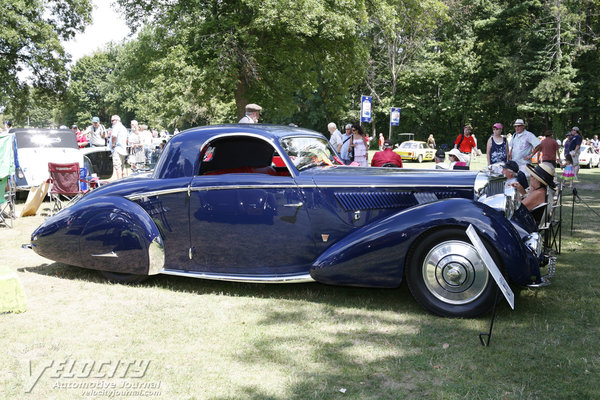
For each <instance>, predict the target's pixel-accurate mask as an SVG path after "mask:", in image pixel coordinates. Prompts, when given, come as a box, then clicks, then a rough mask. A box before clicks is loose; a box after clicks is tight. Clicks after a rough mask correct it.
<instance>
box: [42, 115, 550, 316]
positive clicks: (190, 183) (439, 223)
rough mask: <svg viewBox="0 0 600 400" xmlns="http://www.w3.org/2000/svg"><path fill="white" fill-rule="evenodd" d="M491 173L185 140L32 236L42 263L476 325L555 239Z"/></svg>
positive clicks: (321, 147) (533, 280)
mask: <svg viewBox="0 0 600 400" xmlns="http://www.w3.org/2000/svg"><path fill="white" fill-rule="evenodd" d="M518 205H519V203H518V200H516V199H515V198H514V197H513V196H512V195H511V194H510V193H505V191H504V178H503V177H498V176H493V175H490V174H487V173H485V172H474V171H441V170H405V169H397V168H360V167H350V166H344V165H341V163H340V162H339V160H338V159H337V156H336V154H335V152H334V150H333V149H332V148H331V147H330V145H329V143H328V142H327V140H326V138H325V137H323V136H322V135H321V134H318V133H316V132H313V131H309V130H305V129H301V128H295V127H287V126H272V125H226V126H207V127H202V128H194V129H190V130H187V131H185V132H182V133H180V134H179V135H177V136H175V137H173V139H172V140H171V141H170V142H169V143H168V145H167V146H166V147H165V149H164V152H163V154H162V156H161V157H160V160H159V162H158V164H157V166H156V169H155V170H154V172H153V173H151V174H147V175H138V176H135V177H130V178H128V179H125V180H122V181H118V182H115V183H112V184H109V185H106V186H103V187H101V188H99V189H96V190H94V191H92V192H90V193H88V194H87V195H85V196H84V197H83V198H81V200H79V201H78V202H76V203H75V204H74V205H72V206H71V207H69V208H66V209H64V210H63V211H61V212H59V213H58V214H56V215H55V216H53V217H51V218H49V219H47V220H46V221H45V222H44V223H43V224H42V225H41V226H40V227H38V228H37V229H36V230H35V232H33V234H32V236H31V246H32V247H33V249H34V250H35V251H36V252H37V253H38V254H40V255H42V256H44V257H46V258H49V259H51V260H55V261H59V262H62V263H66V264H70V265H75V266H80V267H84V268H91V269H96V270H99V271H100V272H101V273H102V274H103V275H104V276H105V277H107V278H108V279H110V280H112V281H119V282H136V281H140V280H142V279H143V278H145V277H147V276H149V275H155V274H170V275H180V276H188V277H194V278H205V279H218V280H228V281H242V282H310V281H317V282H321V283H325V284H332V285H352V286H369V287H381V288H394V287H398V286H399V285H400V284H401V282H402V280H403V279H404V278H406V281H407V283H408V287H409V288H410V291H411V293H412V294H413V296H414V297H415V299H416V300H417V301H418V302H419V303H420V304H421V305H422V306H424V307H425V308H426V309H428V310H429V311H431V312H433V313H435V314H438V315H442V316H451V317H473V316H477V315H480V314H482V313H485V312H488V311H489V310H490V309H491V307H492V306H493V304H494V301H495V296H496V289H495V285H496V283H495V282H494V280H493V279H492V277H491V275H490V273H489V272H488V270H487V268H486V267H485V265H484V262H483V261H482V257H481V256H480V254H479V253H478V252H477V250H476V249H475V247H474V246H473V245H472V244H471V242H470V240H469V238H468V237H467V235H466V233H465V231H466V228H467V227H468V226H469V225H472V226H473V227H474V228H475V230H476V232H477V234H478V236H479V237H480V239H481V240H482V241H483V243H484V245H485V246H486V248H487V249H488V251H489V253H490V254H491V256H492V258H493V260H494V261H495V263H496V264H497V266H498V267H499V268H500V270H501V271H502V273H503V274H504V275H505V277H506V278H507V279H508V280H509V281H510V282H513V283H515V284H518V285H523V286H528V285H532V286H534V285H539V284H540V283H541V279H542V278H541V274H540V268H541V267H543V266H544V258H545V257H544V255H543V254H542V250H541V248H542V243H541V238H540V235H539V234H538V233H536V232H535V231H536V227H535V224H534V223H533V222H532V219H531V217H530V216H529V215H528V213H527V212H522V211H521V212H519V211H518V210H522V208H520V209H518V210H517V207H518Z"/></svg>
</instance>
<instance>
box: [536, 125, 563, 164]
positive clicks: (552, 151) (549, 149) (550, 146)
mask: <svg viewBox="0 0 600 400" xmlns="http://www.w3.org/2000/svg"><path fill="white" fill-rule="evenodd" d="M544 136H545V138H544V140H542V143H541V146H542V147H541V148H540V150H541V151H542V159H541V162H540V164H541V163H546V164H548V165H549V166H550V167H552V169H554V168H555V167H556V156H557V154H558V157H560V154H559V151H560V146H559V145H558V142H557V141H556V140H554V139H553V138H552V131H546V132H544Z"/></svg>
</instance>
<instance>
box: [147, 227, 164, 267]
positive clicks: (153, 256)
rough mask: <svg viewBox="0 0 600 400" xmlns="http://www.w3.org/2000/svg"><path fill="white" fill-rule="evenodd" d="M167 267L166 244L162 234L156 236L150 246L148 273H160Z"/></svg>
mask: <svg viewBox="0 0 600 400" xmlns="http://www.w3.org/2000/svg"><path fill="white" fill-rule="evenodd" d="M164 267H165V246H164V244H163V240H162V238H161V237H160V236H157V237H155V238H154V239H153V240H152V242H151V243H150V246H148V275H156V274H159V273H160V271H162V269H163V268H164Z"/></svg>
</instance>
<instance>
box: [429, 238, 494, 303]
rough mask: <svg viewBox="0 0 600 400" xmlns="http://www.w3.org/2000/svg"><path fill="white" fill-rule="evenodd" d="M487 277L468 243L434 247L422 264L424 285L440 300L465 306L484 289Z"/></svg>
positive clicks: (485, 271) (475, 252)
mask: <svg viewBox="0 0 600 400" xmlns="http://www.w3.org/2000/svg"><path fill="white" fill-rule="evenodd" d="M488 279H489V273H488V271H487V268H486V267H485V265H484V263H483V260H482V259H481V258H480V257H479V254H477V251H476V250H475V248H474V247H473V246H471V245H470V244H469V243H466V242H462V241H459V240H450V241H447V242H442V243H440V244H438V245H436V246H434V247H433V248H432V249H431V250H430V251H429V253H428V254H427V256H425V259H424V260H423V281H424V282H425V286H427V289H428V290H429V291H430V292H431V293H432V294H433V295H434V296H435V297H436V298H438V299H439V300H441V301H443V302H445V303H449V304H466V303H469V302H471V301H473V300H475V299H477V298H478V297H479V296H481V294H482V293H483V291H484V289H485V287H486V286H487V283H488Z"/></svg>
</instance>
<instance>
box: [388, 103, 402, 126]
mask: <svg viewBox="0 0 600 400" xmlns="http://www.w3.org/2000/svg"><path fill="white" fill-rule="evenodd" d="M400 112H401V108H400V107H392V110H391V111H390V125H391V126H398V125H400Z"/></svg>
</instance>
